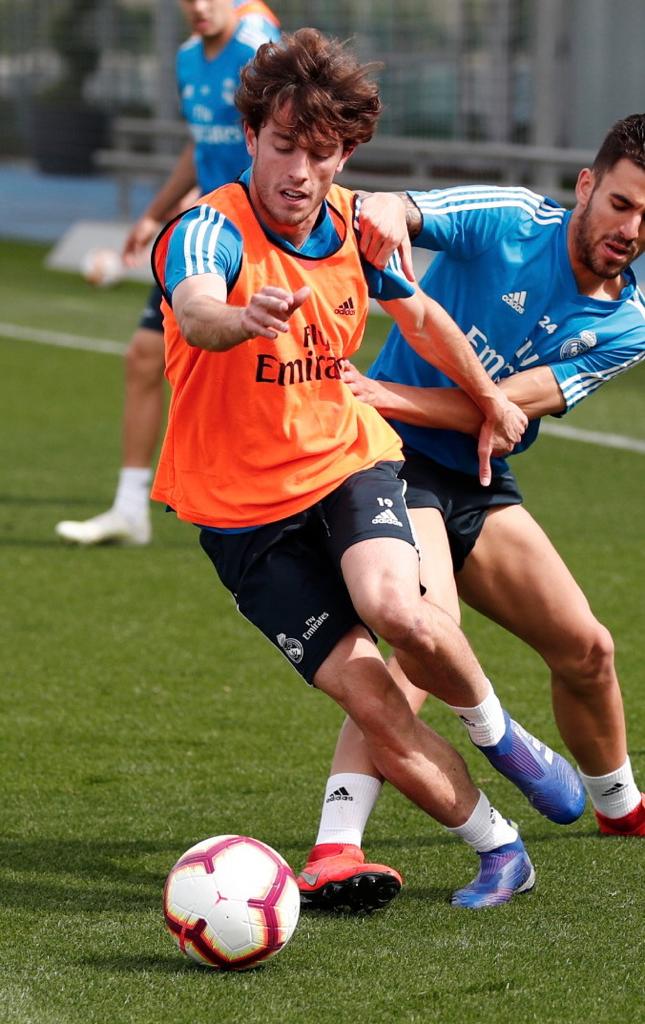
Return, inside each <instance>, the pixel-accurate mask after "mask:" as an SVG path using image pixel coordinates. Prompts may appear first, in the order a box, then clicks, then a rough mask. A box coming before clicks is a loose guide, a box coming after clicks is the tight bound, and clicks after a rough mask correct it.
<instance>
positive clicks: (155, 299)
mask: <svg viewBox="0 0 645 1024" xmlns="http://www.w3.org/2000/svg"><path fill="white" fill-rule="evenodd" d="M162 297H163V296H162V294H161V288H160V287H159V285H158V284H154V285H153V286H152V288H151V289H150V294H149V295H148V301H147V303H146V307H145V309H144V311H143V313H142V314H141V319H140V320H139V327H145V328H146V330H148V331H159V333H160V334H163V315H162V312H161V299H162Z"/></svg>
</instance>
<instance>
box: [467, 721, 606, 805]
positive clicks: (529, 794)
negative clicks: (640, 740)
mask: <svg viewBox="0 0 645 1024" xmlns="http://www.w3.org/2000/svg"><path fill="white" fill-rule="evenodd" d="M504 719H505V721H506V732H505V733H504V735H503V736H502V738H501V740H500V741H499V743H495V744H494V746H491V747H480V746H478V745H477V744H475V745H476V746H477V749H478V750H481V752H482V754H484V755H485V756H486V757H487V758H488V760H489V761H490V763H491V764H492V766H493V768H496V769H497V771H498V772H500V774H501V775H503V776H504V777H505V778H507V779H508V780H509V781H510V782H512V783H514V785H516V786H517V788H518V789H519V790H521V792H522V793H524V796H525V797H526V798H527V800H528V801H529V803H531V804H532V805H533V807H535V809H536V811H539V812H540V814H543V815H544V817H545V818H548V819H549V821H554V822H556V824H558V825H570V824H571V822H572V821H576V820H577V819H578V818H579V817H580V815H581V814H582V812H583V811H584V809H585V800H586V795H585V789H584V786H583V785H582V781H581V779H580V776H579V775H578V773H577V772H576V771H575V770H574V769H573V768H572V767H571V765H570V764H569V762H568V761H566V760H565V759H564V758H563V757H561V756H560V754H556V752H555V751H554V750H551V749H550V747H547V746H546V744H544V743H542V742H541V741H540V740H538V739H536V738H535V736H531V734H530V733H529V732H527V731H526V729H523V728H522V726H521V725H518V723H517V722H514V721H513V719H512V718H510V716H509V715H508V714H507V712H506V711H505V712H504Z"/></svg>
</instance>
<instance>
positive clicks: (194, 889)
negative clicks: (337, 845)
mask: <svg viewBox="0 0 645 1024" xmlns="http://www.w3.org/2000/svg"><path fill="white" fill-rule="evenodd" d="M163 905H164V918H165V921H166V927H167V929H168V931H169V932H170V934H171V935H172V936H173V938H174V939H175V942H176V943H177V945H178V946H179V948H180V950H181V951H182V953H186V955H187V956H189V957H191V958H192V959H193V960H196V961H197V962H198V963H200V964H206V965H207V966H208V967H214V968H216V969H217V970H220V971H241V970H245V969H246V968H248V967H253V966H254V965H255V964H257V963H260V962H261V961H263V960H268V959H269V958H270V957H272V956H275V954H276V953H279V952H280V950H281V949H284V947H285V946H286V944H287V942H288V941H289V939H290V938H291V936H292V935H293V933H294V931H295V927H296V925H297V923H298V915H299V914H300V893H299V890H298V885H297V883H296V879H295V875H294V873H293V871H292V870H291V868H290V867H289V865H288V864H287V862H286V860H284V858H283V857H281V856H280V854H279V853H277V852H276V851H275V850H274V849H272V848H271V847H270V846H267V844H266V843H261V842H260V841H259V840H258V839H251V838H250V837H249V836H234V835H231V836H213V837H212V838H211V839H204V840H202V842H201V843H196V844H195V846H191V848H190V849H189V850H187V851H186V853H185V854H184V855H183V856H182V857H180V858H179V860H178V861H177V863H176V864H175V866H174V867H173V868H172V870H171V872H170V874H169V875H168V878H167V879H166V885H165V888H164V897H163Z"/></svg>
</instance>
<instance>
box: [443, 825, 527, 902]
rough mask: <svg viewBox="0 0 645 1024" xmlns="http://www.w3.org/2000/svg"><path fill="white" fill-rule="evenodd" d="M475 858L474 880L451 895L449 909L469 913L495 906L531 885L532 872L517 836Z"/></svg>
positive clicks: (522, 845) (525, 890)
mask: <svg viewBox="0 0 645 1024" xmlns="http://www.w3.org/2000/svg"><path fill="white" fill-rule="evenodd" d="M478 856H479V859H480V865H479V871H478V873H477V877H476V878H474V879H473V880H472V882H471V883H470V885H466V886H464V888H463V889H457V891H456V892H453V894H452V897H451V900H450V902H451V903H452V905H453V907H469V908H470V909H471V910H479V909H480V908H482V907H498V906H499V905H500V904H502V903H508V901H509V900H510V899H512V897H513V896H515V895H516V894H517V893H520V892H528V891H529V889H532V888H533V886H534V885H535V871H534V870H533V865H532V864H531V861H530V860H529V855H528V853H527V852H526V850H525V849H524V843H523V842H522V840H521V839H520V837H519V836H518V837H517V839H516V840H515V842H514V843H506V844H505V845H504V846H498V847H497V848H496V849H495V850H491V851H490V852H489V853H480V854H478Z"/></svg>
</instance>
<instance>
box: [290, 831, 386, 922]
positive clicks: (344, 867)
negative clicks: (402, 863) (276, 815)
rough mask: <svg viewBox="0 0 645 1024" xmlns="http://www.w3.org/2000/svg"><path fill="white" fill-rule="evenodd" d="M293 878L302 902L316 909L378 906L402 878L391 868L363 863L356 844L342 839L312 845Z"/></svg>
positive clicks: (355, 908)
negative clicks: (295, 877)
mask: <svg viewBox="0 0 645 1024" xmlns="http://www.w3.org/2000/svg"><path fill="white" fill-rule="evenodd" d="M296 881H297V882H298V888H299V889H300V902H301V905H302V906H303V907H310V908H314V909H316V910H335V909H337V908H339V907H348V908H349V909H350V910H378V908H379V907H384V906H386V905H387V904H388V903H389V902H390V900H393V899H394V897H395V896H396V894H397V893H398V892H399V890H400V888H401V885H402V882H403V880H402V878H401V876H400V874H399V873H398V872H397V871H395V870H394V868H388V867H386V865H385V864H366V863H365V854H364V853H363V851H362V850H361V848H360V847H359V846H351V845H350V846H345V845H343V844H342V843H320V844H319V845H318V846H314V848H313V849H312V851H311V853H310V854H309V857H308V860H307V863H306V864H305V866H304V868H303V869H302V871H301V872H300V874H299V875H298V877H297V879H296Z"/></svg>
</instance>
